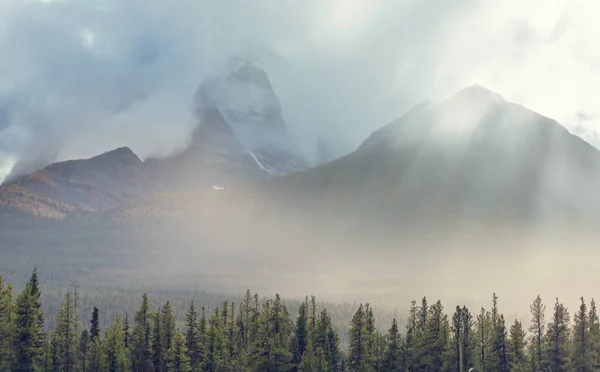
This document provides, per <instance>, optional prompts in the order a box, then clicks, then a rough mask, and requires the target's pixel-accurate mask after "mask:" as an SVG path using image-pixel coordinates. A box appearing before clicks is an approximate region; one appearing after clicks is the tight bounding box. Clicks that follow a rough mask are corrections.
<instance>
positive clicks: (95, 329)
mask: <svg viewBox="0 0 600 372" xmlns="http://www.w3.org/2000/svg"><path fill="white" fill-rule="evenodd" d="M99 318H100V316H99V311H98V308H97V307H96V306H94V309H93V310H92V320H91V321H90V340H92V341H94V339H95V338H96V337H98V336H99V335H100V319H99Z"/></svg>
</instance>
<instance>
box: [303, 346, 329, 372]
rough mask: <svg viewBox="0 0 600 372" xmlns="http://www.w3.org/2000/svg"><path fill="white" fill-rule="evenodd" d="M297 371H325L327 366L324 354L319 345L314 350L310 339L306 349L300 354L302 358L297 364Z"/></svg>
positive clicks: (327, 368) (327, 369)
mask: <svg viewBox="0 0 600 372" xmlns="http://www.w3.org/2000/svg"><path fill="white" fill-rule="evenodd" d="M298 371H299V372H327V371H329V367H328V364H327V361H326V360H325V354H324V352H323V349H321V348H320V347H319V348H317V349H316V350H315V348H314V346H313V344H312V340H310V341H309V343H308V345H307V347H306V351H305V352H304V353H303V354H302V360H301V361H300V364H299V365H298Z"/></svg>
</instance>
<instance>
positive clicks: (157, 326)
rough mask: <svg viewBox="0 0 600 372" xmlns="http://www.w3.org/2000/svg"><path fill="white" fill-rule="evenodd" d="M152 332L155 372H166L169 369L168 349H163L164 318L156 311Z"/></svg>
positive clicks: (152, 319)
mask: <svg viewBox="0 0 600 372" xmlns="http://www.w3.org/2000/svg"><path fill="white" fill-rule="evenodd" d="M151 322H152V326H151V332H152V345H151V348H152V365H153V366H154V369H153V370H154V371H155V372H165V371H166V369H167V361H166V358H165V357H166V354H167V350H169V349H168V348H167V349H166V350H165V349H163V344H162V339H163V329H162V316H161V313H160V311H159V310H156V311H155V312H153V313H152V314H151Z"/></svg>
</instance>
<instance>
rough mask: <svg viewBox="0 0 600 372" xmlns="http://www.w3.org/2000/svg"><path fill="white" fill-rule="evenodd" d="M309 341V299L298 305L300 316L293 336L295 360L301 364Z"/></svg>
mask: <svg viewBox="0 0 600 372" xmlns="http://www.w3.org/2000/svg"><path fill="white" fill-rule="evenodd" d="M308 342H309V334H308V312H307V301H305V302H303V303H301V304H300V306H299V307H298V317H297V318H296V329H295V332H294V338H293V349H294V350H293V354H294V359H293V361H294V363H295V364H300V361H301V360H302V355H304V352H305V351H306V348H307V347H308Z"/></svg>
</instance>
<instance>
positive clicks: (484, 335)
mask: <svg viewBox="0 0 600 372" xmlns="http://www.w3.org/2000/svg"><path fill="white" fill-rule="evenodd" d="M475 325H476V331H475V337H474V339H475V345H476V354H477V357H476V363H474V364H475V369H476V370H482V371H486V370H487V362H488V360H487V359H488V354H489V349H490V348H491V340H492V319H491V316H490V313H489V312H488V311H486V310H485V309H484V308H483V307H482V308H481V311H480V312H479V315H477V320H476V322H475Z"/></svg>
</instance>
